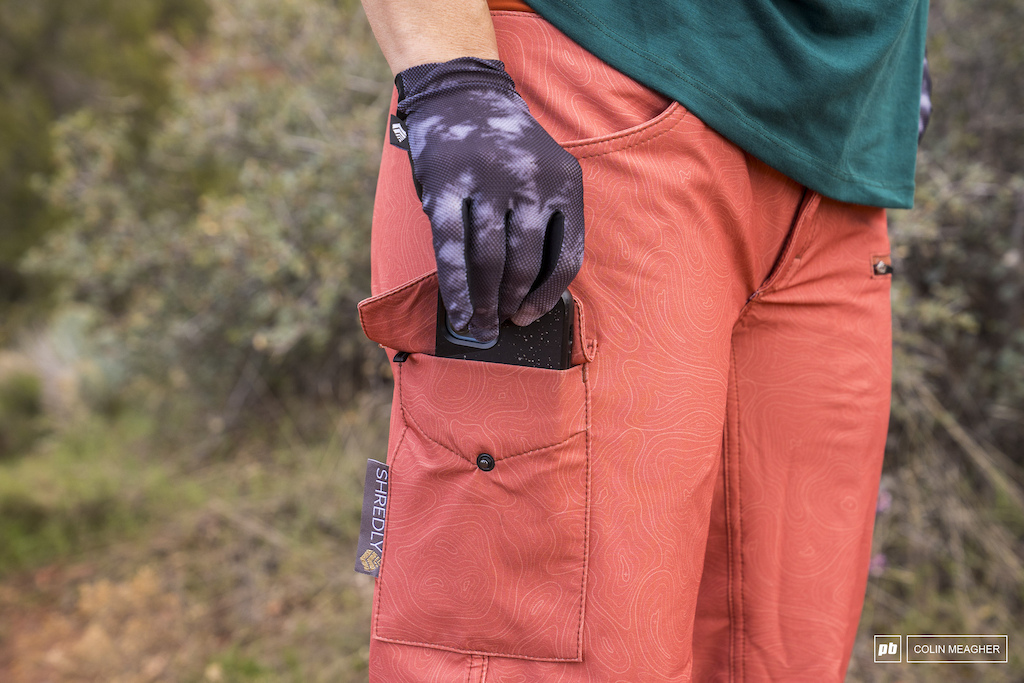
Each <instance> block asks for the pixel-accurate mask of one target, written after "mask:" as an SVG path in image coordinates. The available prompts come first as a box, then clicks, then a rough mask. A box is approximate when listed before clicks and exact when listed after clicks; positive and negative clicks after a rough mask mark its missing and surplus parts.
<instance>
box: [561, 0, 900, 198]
mask: <svg viewBox="0 0 1024 683" xmlns="http://www.w3.org/2000/svg"><path fill="white" fill-rule="evenodd" d="M562 6H563V7H565V9H566V10H568V11H570V12H572V13H574V14H576V15H577V16H579V17H580V18H581V19H582V20H583V21H586V22H587V23H588V24H590V25H591V26H593V27H594V28H595V29H597V30H598V31H600V32H601V33H604V34H605V35H606V36H608V37H609V38H611V39H612V40H614V41H616V42H617V43H619V44H620V45H622V46H623V47H624V48H626V49H627V50H629V51H630V52H632V53H633V54H634V55H636V56H637V57H639V58H641V59H643V60H645V61H647V62H650V63H652V64H655V65H657V66H660V67H662V68H664V69H665V70H666V71H669V72H670V73H672V74H673V75H674V76H676V77H677V78H679V79H680V80H682V81H685V82H686V83H689V84H690V85H691V86H693V87H694V88H696V89H697V90H699V91H700V92H702V93H704V94H705V95H707V96H708V97H710V98H712V99H714V100H715V101H717V102H719V103H721V104H722V105H723V106H725V107H727V108H728V109H729V111H730V112H731V113H733V115H735V116H736V117H737V119H738V120H740V121H742V122H743V124H744V126H745V127H747V128H748V129H749V130H751V131H752V132H754V133H755V134H757V135H759V136H760V137H762V138H763V139H764V140H765V142H769V143H771V144H773V145H775V146H776V147H779V148H780V149H783V150H786V151H788V152H790V153H792V154H793V155H794V156H797V157H800V158H802V159H803V160H804V161H806V162H807V163H808V164H810V165H812V166H814V167H815V168H817V169H818V170H820V171H821V172H823V173H826V174H828V175H830V176H832V177H833V178H837V179H839V180H852V181H856V182H859V183H862V184H864V185H869V186H871V187H877V188H880V189H893V188H899V189H904V190H905V189H908V188H912V187H913V185H912V184H909V185H908V184H900V185H891V184H886V183H878V182H875V181H872V180H868V179H866V178H862V177H861V176H858V175H855V174H849V173H842V172H840V171H838V170H833V169H831V168H830V167H828V166H822V165H821V163H820V162H819V161H818V160H817V159H815V158H814V157H812V156H810V155H809V154H807V153H806V152H804V151H803V150H800V149H798V148H795V147H792V146H790V145H788V144H786V143H785V142H783V141H781V140H778V139H776V137H775V136H774V135H772V133H771V131H769V130H768V129H767V128H764V127H763V126H761V125H760V124H759V123H758V122H757V121H754V120H753V119H750V118H748V117H747V116H746V115H745V114H743V113H742V112H739V111H733V108H732V103H731V102H730V101H729V100H727V99H725V98H724V97H722V96H721V95H719V94H718V93H717V92H715V91H714V90H713V89H712V88H710V87H709V86H708V85H706V84H705V83H702V82H701V81H698V80H696V79H694V78H692V77H691V76H690V75H689V74H686V73H683V72H681V71H679V70H678V69H676V68H675V67H674V66H672V65H671V64H668V63H667V62H662V61H660V60H657V59H654V58H653V57H651V56H650V55H648V54H647V53H645V52H642V51H640V49H639V47H638V46H636V45H634V44H633V43H632V42H630V41H629V40H626V39H625V38H623V37H622V36H620V35H618V34H617V33H614V32H612V31H610V30H609V29H607V28H606V27H605V26H604V25H603V24H601V23H599V22H597V21H596V20H595V19H593V18H592V17H591V16H590V15H589V14H585V13H583V12H582V11H581V10H580V9H579V8H578V7H575V6H571V5H566V4H564V3H563V5H562ZM907 21H908V22H909V21H910V19H909V14H908V19H907Z"/></svg>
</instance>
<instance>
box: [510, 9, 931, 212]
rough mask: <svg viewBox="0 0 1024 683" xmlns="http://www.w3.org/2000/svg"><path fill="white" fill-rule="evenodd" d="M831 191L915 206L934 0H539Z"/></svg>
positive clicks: (628, 70)
mask: <svg viewBox="0 0 1024 683" xmlns="http://www.w3.org/2000/svg"><path fill="white" fill-rule="evenodd" d="M528 2H529V4H530V6H531V7H533V8H534V9H535V10H536V11H537V12H538V13H539V14H540V15H541V16H543V17H544V18H545V19H547V20H548V21H550V22H551V23H552V24H554V25H555V26H556V27H558V28H559V29H560V30H562V31H563V32H564V33H565V34H566V35H568V36H569V37H570V38H572V39H573V40H574V41H576V42H577V43H579V44H580V45H582V46H583V47H584V48H586V49H587V50H589V51H590V52H592V53H593V54H595V55H596V56H598V57H600V58H601V59H602V60H604V61H605V62H607V63H608V64H610V65H612V66H613V67H615V68H616V69H618V70H619V71H622V72H623V73H625V74H627V75H629V76H631V77H633V78H635V79H636V80H638V81H640V82H641V83H644V84H645V85H647V86H649V87H651V88H653V89H655V90H658V91H660V92H662V93H664V94H665V95H667V96H669V97H671V98H673V99H675V100H677V101H679V102H680V103H681V104H683V105H684V106H685V107H687V108H688V109H689V110H690V111H692V112H693V113H694V114H696V115H697V116H698V117H700V118H701V119H702V120H703V121H704V122H705V123H707V124H708V125H709V126H711V127H712V128H714V129H715V130H716V131H718V132H719V133H721V134H722V135H724V136H725V137H726V138H728V139H729V140H731V141H732V142H734V143H735V144H737V145H738V146H739V147H741V148H742V149H744V150H746V151H747V152H749V153H751V154H753V155H754V156H755V157H757V158H759V159H761V160H762V161H764V162H766V163H767V164H769V165H770V166H773V167H774V168H776V169H778V170H780V171H782V172H783V173H785V174H786V175H788V176H790V177H791V178H793V179H794V180H796V181H797V182H799V183H801V184H803V185H806V186H807V187H810V188H811V189H814V190H816V191H818V192H820V193H822V194H824V195H826V196H828V197H833V198H835V199H839V200H842V201H847V202H854V203H858V204H869V205H873V206H885V207H900V208H909V207H910V206H912V205H913V200H914V166H915V161H916V156H917V118H918V109H919V103H920V93H921V64H922V59H923V56H924V40H925V30H926V27H927V16H928V0H734V1H733V2H698V1H697V0H647V1H645V2H622V1H621V0H587V2H578V1H576V2H574V1H573V0H528Z"/></svg>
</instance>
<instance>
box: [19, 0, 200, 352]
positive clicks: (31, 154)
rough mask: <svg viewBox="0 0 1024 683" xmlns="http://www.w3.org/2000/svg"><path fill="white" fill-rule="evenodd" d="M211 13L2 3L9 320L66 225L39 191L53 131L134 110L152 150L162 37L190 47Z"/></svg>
mask: <svg viewBox="0 0 1024 683" xmlns="http://www.w3.org/2000/svg"><path fill="white" fill-rule="evenodd" d="M207 14H208V10H207V8H206V4H205V0H32V1H31V2H4V3H0V313H4V314H7V313H9V311H8V310H7V309H8V308H9V307H10V304H11V303H13V302H15V301H17V300H19V299H24V298H25V297H26V296H28V295H29V292H30V290H31V289H32V288H31V287H30V286H29V284H30V283H29V282H27V281H26V280H25V278H24V277H22V275H21V274H20V273H19V272H18V270H17V267H16V264H17V261H18V259H19V258H20V257H21V255H22V254H23V253H24V252H25V251H26V250H27V249H28V248H29V247H31V246H32V245H33V244H35V243H37V242H38V241H39V239H40V237H41V235H42V234H43V233H45V232H46V231H47V230H48V229H50V228H51V227H53V225H54V224H55V220H56V219H57V218H58V217H57V216H54V215H53V213H52V212H51V207H48V206H47V204H46V201H45V198H44V197H43V196H41V195H40V193H39V192H37V190H36V188H35V187H34V186H33V178H34V177H35V176H41V177H44V176H46V175H47V174H49V173H50V172H51V171H52V170H53V158H52V148H51V144H50V130H49V128H50V124H51V123H52V122H53V121H55V120H56V119H58V118H59V117H61V116H63V115H66V114H68V113H69V112H72V111H74V110H76V109H78V108H80V107H82V106H88V105H91V104H96V103H106V104H113V103H117V102H130V103H131V105H132V106H131V109H132V115H131V117H130V127H131V130H132V134H133V142H134V143H135V144H143V143H144V141H145V138H146V135H147V131H148V129H149V128H150V127H151V126H152V125H153V123H154V122H155V120H156V118H157V115H158V112H159V111H160V109H161V108H162V107H163V105H164V103H165V102H166V100H167V97H168V83H167V78H166V69H165V67H166V65H167V62H168V59H167V56H166V53H165V52H164V51H163V50H161V49H159V48H158V46H157V45H156V44H155V43H154V42H153V36H154V35H155V34H157V33H165V34H168V35H170V36H173V37H174V39H176V40H178V41H180V42H184V43H188V42H190V40H191V39H192V38H193V37H195V36H197V35H198V34H200V33H201V32H202V26H203V23H204V21H205V18H206V15H207ZM5 317H6V316H5ZM3 327H4V326H3V325H0V328H3ZM7 327H8V328H9V327H10V326H9V325H8V326H7ZM5 331H6V332H7V333H8V334H9V333H10V329H7V330H4V329H0V338H2V336H3V335H2V333H3V332H5Z"/></svg>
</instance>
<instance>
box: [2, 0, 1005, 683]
mask: <svg viewBox="0 0 1024 683" xmlns="http://www.w3.org/2000/svg"><path fill="white" fill-rule="evenodd" d="M1022 15H1024V6H1022V5H1020V4H1019V3H1016V2H1013V1H1012V0H980V1H975V2H969V1H968V0H936V1H935V2H933V3H932V9H931V26H930V39H929V55H930V59H931V63H932V67H933V76H934V80H935V93H934V98H933V99H934V102H935V107H936V114H935V116H934V118H933V122H932V127H931V129H930V130H929V131H928V133H927V134H926V136H925V139H924V143H923V147H922V150H921V152H920V156H919V173H918V193H917V205H916V207H915V209H914V210H912V211H909V212H893V213H892V214H891V236H892V243H893V252H894V263H895V267H896V279H895V280H894V289H893V308H894V323H895V325H894V327H895V337H896V339H895V349H894V359H895V372H894V390H893V414H892V420H891V425H890V435H889V442H888V448H887V458H886V465H885V473H884V477H883V483H882V491H881V494H880V496H879V514H878V521H877V524H876V534H875V546H876V548H875V556H874V558H873V560H872V568H871V575H872V578H871V580H870V583H869V587H868V595H867V600H866V602H865V610H864V615H863V619H862V624H861V630H860V634H859V636H858V644H857V647H856V648H855V651H854V661H853V662H852V664H851V668H850V675H849V678H850V679H851V680H859V681H890V680H892V681H896V680H900V681H926V680H931V678H930V677H934V675H935V672H934V670H932V669H929V668H927V667H925V668H921V667H919V666H918V667H914V666H902V667H901V666H885V667H881V666H877V665H874V664H873V662H872V656H871V635H872V634H874V633H899V632H903V633H922V632H923V633H928V632H933V633H935V632H948V633H958V632H959V633H1008V634H1009V635H1010V642H1011V643H1014V642H1018V641H1019V640H1020V639H1021V638H1022V637H1024V619H1022V617H1021V616H1020V615H1021V614H1024V604H1022V603H1024V592H1022V589H1021V586H1022V585H1024V542H1022V538H1024V475H1022V468H1024V324H1022V323H1024V117H1022V115H1021V113H1020V111H1019V105H1020V95H1019V93H1020V92H1022V91H1024V43H1021V42H1020V40H1019V36H1018V33H1019V26H1020V25H1022V24H1024V16H1022ZM390 88H391V86H390V75H389V73H388V70H387V67H386V65H384V63H383V61H382V59H381V58H380V56H379V54H378V52H377V48H376V46H375V44H374V42H373V39H372V36H371V34H370V32H369V30H368V27H367V26H366V22H365V18H364V17H363V16H362V13H361V11H360V10H359V8H358V3H357V2H354V1H352V0H336V1H334V2H332V1H330V0H233V1H230V2H229V1H228V0H208V3H203V2H200V0H134V1H133V2H130V3H129V2H127V0H79V1H78V2H71V1H70V0H45V1H41V2H38V3H4V4H3V5H2V6H0V92H2V93H3V95H4V96H3V97H2V98H0V226H2V228H0V300H2V301H3V302H6V303H0V310H2V311H3V312H2V313H0V315H3V316H4V317H3V319H2V321H0V341H3V343H5V344H6V346H5V348H3V349H2V350H0V672H4V673H5V676H3V678H4V680H13V681H21V680H24V681H37V680H43V679H44V678H48V679H51V680H66V681H78V680H83V681H85V680H90V681H91V680H119V681H143V680H145V681H152V680H183V681H192V680H195V681H199V680H204V681H235V680H238V681H245V680H266V681H278V680H283V681H290V680H294V681H307V680H309V681H312V680H324V681H346V680H352V681H358V680H365V677H366V674H365V662H366V645H367V633H366V632H367V622H366V620H367V618H368V610H369V607H368V604H369V603H368V601H369V596H370V583H369V582H368V581H363V580H362V579H363V578H365V577H360V576H357V575H353V574H352V573H351V572H350V569H349V566H350V565H351V561H352V556H351V552H352V548H353V547H354V538H355V534H356V533H357V524H358V519H357V516H358V504H359V496H358V491H359V488H360V486H361V479H360V477H361V472H360V462H361V461H364V460H365V458H366V457H380V455H381V453H382V452H383V450H384V448H385V441H386V429H387V417H388V415H387V413H388V408H387V406H388V403H387V400H388V392H389V378H388V376H387V374H386V373H387V370H386V367H385V366H383V365H382V363H381V361H382V360H383V359H382V357H381V356H380V354H379V352H378V350H377V349H376V348H373V347H372V346H371V345H369V344H368V343H367V342H366V341H365V340H364V339H363V337H362V334H361V332H360V331H359V329H358V325H357V322H356V317H355V303H356V302H357V301H358V300H359V299H361V298H363V297H364V296H366V295H367V294H368V263H369V259H368V244H369V241H368V229H369V224H370V212H371V206H372V195H373V188H374V181H375V174H376V168H375V167H376V161H377V157H378V155H379V150H380V146H381V144H382V139H383V122H384V120H385V114H386V110H385V108H386V104H387V98H388V97H389V95H390ZM12 302H14V303H12ZM25 311H31V312H33V313H34V315H25V314H24V312H25ZM41 311H42V312H45V313H46V315H45V316H43V315H41V314H40V313H39V312H41ZM144 615H159V618H148V619H147V618H145V617H144ZM1012 650H1013V647H1011V654H1012V655H1013V657H1012V659H1011V663H1010V665H1009V666H1007V667H1001V668H992V667H973V668H972V667H960V668H959V669H956V668H953V667H950V668H947V669H944V670H943V673H946V674H947V675H949V676H950V677H952V678H954V679H956V680H987V681H988V680H993V681H999V680H1006V681H1012V680H1020V679H1021V678H1022V677H1024V661H1022V659H1021V657H1020V655H1019V654H1017V653H1013V652H1012Z"/></svg>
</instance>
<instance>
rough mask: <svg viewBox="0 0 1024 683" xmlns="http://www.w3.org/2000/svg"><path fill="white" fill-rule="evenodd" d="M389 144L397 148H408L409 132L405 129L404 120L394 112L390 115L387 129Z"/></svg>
mask: <svg viewBox="0 0 1024 683" xmlns="http://www.w3.org/2000/svg"><path fill="white" fill-rule="evenodd" d="M388 133H389V137H390V138H391V144H392V145H394V146H395V147H398V148H399V149H404V150H406V151H408V150H409V133H408V131H406V129H405V122H404V121H402V119H400V118H398V117H397V116H395V115H394V114H392V115H391V127H390V128H389V129H388Z"/></svg>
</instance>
